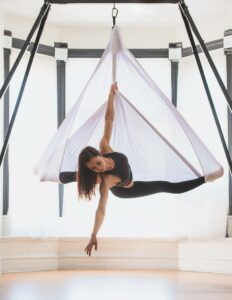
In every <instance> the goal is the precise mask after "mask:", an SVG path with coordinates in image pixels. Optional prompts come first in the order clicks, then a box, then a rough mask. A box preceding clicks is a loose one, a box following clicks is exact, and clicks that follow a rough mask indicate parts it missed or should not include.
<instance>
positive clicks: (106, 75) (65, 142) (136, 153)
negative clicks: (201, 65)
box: [34, 26, 221, 182]
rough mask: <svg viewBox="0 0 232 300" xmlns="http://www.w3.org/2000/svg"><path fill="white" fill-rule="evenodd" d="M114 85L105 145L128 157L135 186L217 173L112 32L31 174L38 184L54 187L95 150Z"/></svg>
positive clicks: (191, 132)
mask: <svg viewBox="0 0 232 300" xmlns="http://www.w3.org/2000/svg"><path fill="white" fill-rule="evenodd" d="M115 80H116V81H117V82H118V87H119V90H118V92H116V95H115V119H114V125H113V132H112V137H111V141H110V144H111V147H112V148H113V150H114V151H118V152H122V153H124V154H125V155H127V157H128V160H129V163H130V166H131V169H132V172H133V178H134V180H143V181H150V180H167V181H172V182H177V181H184V180H189V179H194V178H197V177H199V176H203V175H207V174H209V173H211V172H214V171H217V170H218V169H219V168H220V167H221V166H220V164H219V162H218V161H217V160H216V159H215V158H214V156H213V155H212V154H211V152H210V151H209V150H208V149H207V147H206V146H205V145H204V143H203V142H202V141H201V140H200V139H199V137H198V136H197V135H196V133H195V132H194V130H193V129H192V128H191V127H190V126H189V124H188V123H187V121H186V120H185V119H184V118H183V116H182V115H181V114H180V113H179V112H178V110H177V109H176V108H175V107H174V106H173V105H172V103H171V101H170V100H169V99H168V98H167V97H166V95H165V94H164V93H163V92H162V91H161V90H160V88H159V87H158V86H157V85H156V83H155V82H154V81H153V80H152V78H151V77H150V76H149V75H148V74H147V73H146V71H145V70H144V69H143V67H142V66H141V65H140V64H139V63H138V61H137V60H136V59H135V57H134V56H133V55H132V53H131V52H130V51H129V50H128V49H126V48H125V47H124V45H123V43H122V40H121V36H120V33H119V29H118V27H117V26H115V28H114V29H113V30H112V33H111V36H110V41H109V43H108V45H107V47H106V49H105V51H104V53H103V55H102V57H101V59H100V60H99V63H98V64H97V66H96V68H95V70H94V71H93V73H92V75H91V77H90V78H89V80H88V82H87V83H86V85H85V87H84V89H83V91H82V92H81V94H80V96H79V97H78V99H77V101H76V102H75V103H74V105H73V107H72V108H71V109H70V111H69V113H68V114H67V116H66V118H65V119H64V121H63V122H62V124H61V126H60V127H59V129H58V131H57V132H56V134H55V136H54V137H53V139H52V141H51V142H50V144H49V145H48V147H47V149H46V150H45V152H44V153H43V155H42V157H41V159H40V160H39V162H38V163H37V165H36V167H35V168H34V172H35V174H36V175H38V177H39V179H40V180H41V181H55V182H59V173H60V172H65V171H69V172H70V171H77V170H78V156H79V153H80V151H81V150H82V149H83V148H84V147H86V146H87V145H90V146H93V147H96V148H98V146H99V142H100V140H101V137H102V135H103V131H104V115H105V111H106V107H107V98H108V93H109V88H110V85H111V83H112V82H114V81H115ZM96 107H97V109H96Z"/></svg>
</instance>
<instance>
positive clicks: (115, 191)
mask: <svg viewBox="0 0 232 300" xmlns="http://www.w3.org/2000/svg"><path fill="white" fill-rule="evenodd" d="M110 190H111V192H112V194H113V195H114V196H116V197H118V198H127V197H126V194H125V193H124V192H125V191H124V189H123V188H120V187H112V188H111V189H110Z"/></svg>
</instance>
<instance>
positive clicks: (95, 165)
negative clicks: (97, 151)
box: [86, 155, 106, 173]
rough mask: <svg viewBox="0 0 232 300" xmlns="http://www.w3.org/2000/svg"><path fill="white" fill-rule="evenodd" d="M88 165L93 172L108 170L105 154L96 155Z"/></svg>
mask: <svg viewBox="0 0 232 300" xmlns="http://www.w3.org/2000/svg"><path fill="white" fill-rule="evenodd" d="M86 166H87V167H88V168H89V169H90V170H92V171H93V172H96V173H100V172H104V171H106V161H105V158H104V157H103V156H100V155H98V156H95V157H92V158H91V159H90V161H89V162H88V163H87V164H86Z"/></svg>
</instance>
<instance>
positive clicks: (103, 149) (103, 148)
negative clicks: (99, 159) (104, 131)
mask: <svg viewBox="0 0 232 300" xmlns="http://www.w3.org/2000/svg"><path fill="white" fill-rule="evenodd" d="M99 148H100V153H101V154H105V153H108V152H113V149H112V148H111V146H110V145H109V142H108V140H107V139H106V138H105V137H103V138H102V139H101V141H100V144H99Z"/></svg>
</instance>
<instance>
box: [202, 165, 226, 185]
mask: <svg viewBox="0 0 232 300" xmlns="http://www.w3.org/2000/svg"><path fill="white" fill-rule="evenodd" d="M223 174H224V169H223V167H220V168H219V169H218V170H216V171H214V172H211V173H209V174H208V175H205V182H213V181H214V180H216V179H218V178H220V177H222V175H223Z"/></svg>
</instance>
